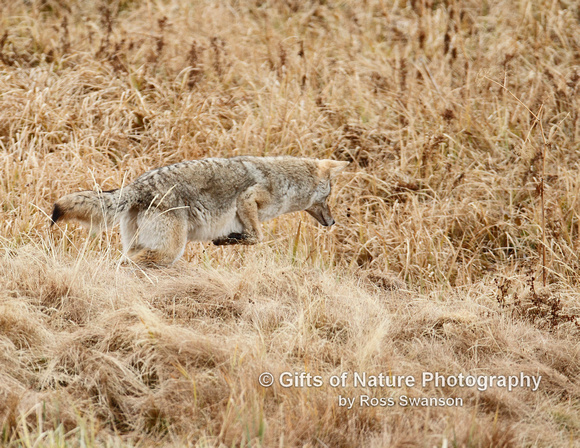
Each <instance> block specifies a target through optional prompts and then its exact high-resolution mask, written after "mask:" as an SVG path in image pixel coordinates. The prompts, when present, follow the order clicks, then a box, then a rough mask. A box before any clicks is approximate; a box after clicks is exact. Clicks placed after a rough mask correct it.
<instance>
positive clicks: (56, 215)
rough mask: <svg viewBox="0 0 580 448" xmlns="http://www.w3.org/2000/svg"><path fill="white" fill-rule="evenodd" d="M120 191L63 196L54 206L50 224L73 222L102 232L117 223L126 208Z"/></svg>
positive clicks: (83, 192)
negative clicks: (61, 221) (65, 221)
mask: <svg viewBox="0 0 580 448" xmlns="http://www.w3.org/2000/svg"><path fill="white" fill-rule="evenodd" d="M122 196H125V195H124V194H123V192H122V190H120V189H118V190H110V191H98V192H97V191H90V190H89V191H80V192H78V193H72V194H68V195H66V196H63V197H62V198H60V199H59V200H58V201H56V202H55V204H54V209H53V211H52V223H51V224H50V225H51V226H52V225H54V223H56V222H57V221H59V220H74V221H77V222H79V223H80V224H82V225H84V226H87V227H92V228H97V229H99V230H104V229H105V228H106V227H110V226H113V225H115V224H116V223H117V222H119V219H120V214H121V213H122V212H123V211H125V210H126V209H127V208H128V204H127V200H126V199H125V198H122Z"/></svg>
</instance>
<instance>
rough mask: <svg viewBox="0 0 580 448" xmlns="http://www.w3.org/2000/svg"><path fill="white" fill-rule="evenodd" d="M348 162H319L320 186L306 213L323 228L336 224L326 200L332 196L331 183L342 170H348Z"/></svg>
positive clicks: (316, 188)
mask: <svg viewBox="0 0 580 448" xmlns="http://www.w3.org/2000/svg"><path fill="white" fill-rule="evenodd" d="M347 165H348V162H338V161H336V160H328V159H325V160H319V161H318V185H316V187H315V189H314V193H313V195H312V205H311V206H310V207H309V208H307V209H306V211H307V212H308V213H309V214H310V215H312V216H313V217H314V219H316V220H317V221H318V222H319V223H320V224H322V225H323V226H326V227H328V226H331V225H333V224H334V218H333V217H332V214H331V213H330V208H329V207H328V204H327V202H326V200H327V199H328V196H329V195H330V187H331V181H332V179H333V178H334V177H336V176H337V175H338V174H340V172H341V171H342V170H344V169H345V168H346V166H347Z"/></svg>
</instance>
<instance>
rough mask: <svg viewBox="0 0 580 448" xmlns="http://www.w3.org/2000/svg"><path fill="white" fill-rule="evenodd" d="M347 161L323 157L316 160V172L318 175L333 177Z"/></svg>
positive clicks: (342, 168)
mask: <svg viewBox="0 0 580 448" xmlns="http://www.w3.org/2000/svg"><path fill="white" fill-rule="evenodd" d="M348 164H349V162H340V161H338V160H330V159H324V160H319V161H318V172H319V175H320V177H329V178H331V179H332V178H333V177H335V176H338V175H339V174H340V172H341V171H342V170H344V169H345V168H346V166H347V165H348Z"/></svg>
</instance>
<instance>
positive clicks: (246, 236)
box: [52, 156, 348, 265]
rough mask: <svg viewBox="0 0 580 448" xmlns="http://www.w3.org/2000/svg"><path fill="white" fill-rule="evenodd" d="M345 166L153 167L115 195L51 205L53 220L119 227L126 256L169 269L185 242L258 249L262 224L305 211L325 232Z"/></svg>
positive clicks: (87, 194)
mask: <svg viewBox="0 0 580 448" xmlns="http://www.w3.org/2000/svg"><path fill="white" fill-rule="evenodd" d="M346 165H348V162H338V161H335V160H318V159H308V158H298V157H249V156H246V157H233V158H231V159H205V160H193V161H189V162H182V163H177V164H175V165H170V166H165V167H162V168H157V169H154V170H151V171H148V172H147V173H145V174H143V175H142V176H140V177H138V178H137V180H135V181H134V182H133V183H132V184H130V185H128V186H126V187H124V188H122V189H118V190H111V191H103V192H94V191H83V192H79V193H73V194H69V195H67V196H64V197H62V198H61V199H59V200H58V201H57V202H56V203H55V204H54V210H53V214H52V221H53V223H55V222H56V221H59V220H61V219H69V220H70V219H72V220H76V221H79V222H80V223H81V224H85V225H87V226H91V227H92V228H93V229H95V228H96V229H104V228H106V227H107V226H112V225H114V224H117V223H119V224H120V225H121V240H122V243H123V249H124V253H125V254H126V255H127V256H129V257H130V258H132V259H133V260H134V261H135V262H137V263H140V264H145V265H169V264H172V263H174V262H175V261H176V260H177V259H178V258H179V257H181V255H182V254H183V251H184V250H185V244H186V243H187V241H188V240H194V241H213V242H214V244H216V245H227V244H256V243H257V242H259V241H261V240H262V229H261V226H260V223H261V222H263V221H267V220H269V219H272V218H275V217H277V216H280V215H283V214H285V213H290V212H295V211H300V210H306V211H307V212H308V213H310V214H311V215H312V216H313V217H314V218H315V219H316V220H317V221H318V222H319V223H320V224H322V225H323V226H326V227H328V226H331V225H333V224H334V219H333V217H332V214H331V213H330V209H329V208H328V204H327V199H328V196H329V195H330V190H331V183H332V180H333V179H334V178H335V177H336V176H337V175H338V174H339V173H340V172H341V171H342V170H343V169H344V168H345V167H346Z"/></svg>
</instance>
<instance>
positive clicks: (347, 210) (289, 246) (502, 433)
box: [0, 0, 580, 447]
mask: <svg viewBox="0 0 580 448" xmlns="http://www.w3.org/2000/svg"><path fill="white" fill-rule="evenodd" d="M579 115H580V4H579V3H578V2H577V1H576V0H513V1H511V0H465V1H461V0H365V1H357V0H348V1H333V0H326V1H325V0H319V1H313V0H309V1H299V0H238V1H236V0H216V1H210V0H205V1H201V0H191V1H187V0H143V1H138V0H95V1H88V0H85V1H82V0H77V1H75V0H0V166H1V171H0V221H1V224H0V285H1V289H0V425H1V431H0V443H1V444H2V445H3V446H10V447H21V446H23V447H62V446H79V447H86V446H111V447H112V446H140V447H153V446H202V447H213V446H223V447H232V446H263V447H290V446H307V447H353V446H367V447H522V446H526V447H532V446H542V447H557V446H575V447H579V446H580V342H579V340H580V339H579V336H580V301H579V297H580V292H579V286H580V276H579V272H580V258H579V256H578V248H579V245H580V177H579V175H578V170H579V165H580V119H579ZM239 154H251V155H282V154H288V155H296V156H309V157H319V158H334V159H338V160H348V161H351V164H350V165H349V167H348V168H347V170H346V171H345V173H344V174H342V175H341V177H340V178H339V179H338V181H337V182H336V185H335V187H334V191H333V195H332V206H333V213H334V216H335V219H336V221H337V224H336V225H335V226H334V227H332V228H331V229H327V228H322V227H321V226H319V225H318V224H317V223H316V222H315V221H314V220H313V219H312V218H311V217H309V216H308V215H307V214H305V213H295V214H291V215H285V216H283V217H280V218H278V219H276V220H273V221H271V222H269V223H266V224H265V225H264V231H265V235H266V238H265V242H263V243H260V244H259V245H257V246H251V247H241V246H240V247H237V246H233V247H216V246H213V245H212V244H210V243H208V244H200V243H195V244H194V243H189V245H188V248H187V251H186V253H185V256H184V257H183V258H182V259H181V260H180V261H178V262H177V263H176V264H175V265H174V266H172V267H170V268H166V269H144V270H143V269H140V268H139V267H137V266H135V265H130V264H127V263H123V262H122V260H121V252H120V250H121V246H120V242H119V235H118V231H117V230H113V231H110V232H107V233H103V234H101V235H91V234H90V233H89V232H88V231H87V230H86V229H82V228H79V227H76V226H74V225H69V226H67V225H65V224H62V225H61V224H60V223H59V225H57V226H54V227H53V228H51V227H50V226H49V223H50V220H49V214H50V212H51V208H52V204H53V203H54V201H55V200H56V199H58V198H59V197H60V196H62V195H63V194H66V193H70V192H74V191H79V190H83V189H96V188H103V189H111V188H117V187H119V186H121V185H123V184H127V182H130V181H132V180H133V179H135V178H136V177H137V176H138V175H140V174H141V173H143V172H145V171H147V170H149V169H151V168H155V167H158V166H162V165H167V164H171V163H174V162H178V161H182V160H190V159H196V158H203V157H211V156H232V155H239ZM544 275H545V281H544ZM262 372H271V373H273V374H274V376H275V378H276V381H277V378H278V375H280V374H281V373H282V372H292V373H301V372H307V373H310V374H312V375H319V376H321V377H322V378H323V379H324V384H323V385H322V386H320V387H307V386H305V385H304V386H301V385H296V386H295V387H282V386H281V385H280V384H279V383H278V382H276V384H274V385H273V386H272V387H269V388H266V387H262V386H261V385H260V384H259V383H258V377H259V375H260V374H261V373H262ZM342 372H347V373H348V374H349V375H351V377H350V378H352V375H353V374H354V372H359V373H361V372H366V373H367V374H369V375H378V374H385V375H408V376H413V377H415V378H418V379H420V378H421V375H422V374H423V372H440V373H441V374H444V375H458V374H460V373H462V374H464V375H479V376H489V375H519V374H520V372H523V373H524V374H526V375H541V377H542V379H541V383H540V386H539V388H538V389H537V390H536V391H532V390H531V389H529V388H522V387H519V388H515V389H514V390H512V391H508V390H507V389H506V388H501V387H491V388H489V389H487V390H482V391H480V390H478V389H477V388H475V387H450V386H446V387H440V386H437V387H436V386H433V385H428V386H426V387H422V385H420V384H419V385H415V386H412V387H407V386H403V387H372V386H369V385H366V386H365V387H362V386H361V385H358V386H355V385H354V384H353V383H352V382H350V381H349V382H347V383H346V384H345V385H344V386H343V385H340V386H338V387H331V386H330V385H329V384H328V382H329V379H330V377H331V376H332V375H340V374H341V373H342ZM361 395H367V396H369V397H374V398H391V399H394V400H395V401H397V400H399V397H401V396H409V397H428V398H433V397H435V398H437V397H439V398H460V399H462V400H463V406H437V407H436V406H430V407H417V406H401V405H400V404H396V405H394V406H385V407H382V406H366V405H358V404H357V405H355V406H353V407H352V408H351V409H347V407H344V406H340V405H339V396H342V397H355V398H357V397H360V396H361ZM357 403H358V402H357Z"/></svg>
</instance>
